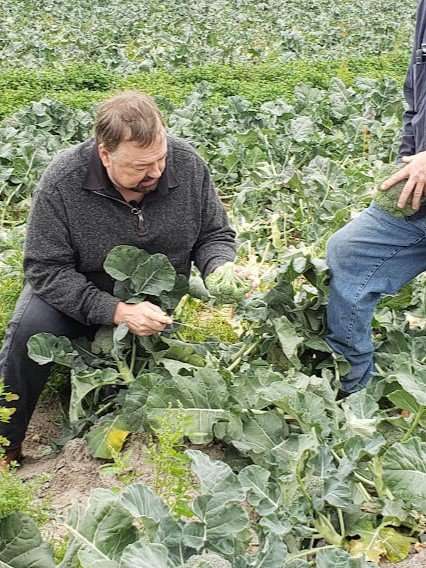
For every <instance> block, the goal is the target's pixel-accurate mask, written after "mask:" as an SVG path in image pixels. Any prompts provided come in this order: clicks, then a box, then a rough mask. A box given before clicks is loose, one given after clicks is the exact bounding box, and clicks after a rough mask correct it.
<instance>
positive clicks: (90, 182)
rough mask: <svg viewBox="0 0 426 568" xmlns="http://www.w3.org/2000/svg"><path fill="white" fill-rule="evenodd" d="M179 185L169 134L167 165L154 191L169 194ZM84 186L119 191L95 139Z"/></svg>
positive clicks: (96, 189)
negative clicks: (103, 162)
mask: <svg viewBox="0 0 426 568" xmlns="http://www.w3.org/2000/svg"><path fill="white" fill-rule="evenodd" d="M178 185H179V184H178V182H177V179H176V175H175V170H174V167H173V142H172V140H171V139H170V137H169V136H168V137H167V161H166V167H165V169H164V172H163V173H162V175H161V177H160V181H159V183H158V187H157V189H156V190H155V191H154V192H153V193H157V194H158V195H167V194H168V193H169V190H170V189H173V188H175V187H177V186H178ZM83 188H84V189H88V190H89V191H97V192H102V193H106V194H111V192H113V193H116V192H117V190H116V189H115V187H114V185H113V183H112V182H111V180H110V178H109V176H108V173H107V171H106V169H105V167H104V165H103V164H102V162H101V159H100V157H99V153H98V147H97V145H96V142H95V140H93V143H92V148H91V150H90V155H89V162H88V164H87V174H86V177H85V180H84V182H83Z"/></svg>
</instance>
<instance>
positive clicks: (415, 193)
mask: <svg viewBox="0 0 426 568" xmlns="http://www.w3.org/2000/svg"><path fill="white" fill-rule="evenodd" d="M402 161H403V162H404V163H405V164H407V165H406V166H404V167H403V168H401V169H400V170H399V171H398V172H396V173H395V174H394V175H393V176H391V177H390V178H389V179H387V180H386V181H385V182H383V184H382V186H381V188H380V189H381V190H382V191H386V190H388V189H390V188H391V187H392V186H394V185H395V184H397V183H399V182H401V181H404V180H407V183H406V184H405V187H404V188H403V190H402V191H401V194H400V196H399V200H398V207H400V208H401V209H403V208H404V207H405V206H406V205H407V203H410V202H411V205H412V207H413V209H415V210H416V211H417V209H419V208H420V205H421V202H422V199H423V198H424V197H425V196H426V152H419V153H418V154H414V155H413V156H404V157H403V158H402Z"/></svg>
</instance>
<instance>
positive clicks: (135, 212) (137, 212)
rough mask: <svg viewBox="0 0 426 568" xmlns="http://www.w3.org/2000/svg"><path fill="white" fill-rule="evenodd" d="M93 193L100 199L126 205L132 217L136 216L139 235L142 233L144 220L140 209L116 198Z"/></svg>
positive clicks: (97, 192)
mask: <svg viewBox="0 0 426 568" xmlns="http://www.w3.org/2000/svg"><path fill="white" fill-rule="evenodd" d="M93 193H96V195H100V196H101V197H105V198H106V199H112V201H117V202H118V203H121V205H126V207H129V209H130V212H131V213H133V215H136V216H137V218H138V231H139V233H141V234H142V233H143V223H144V218H143V213H142V209H140V208H139V207H133V205H130V204H129V203H127V201H122V200H121V199H117V198H116V197H111V196H110V195H105V194H103V193H100V192H99V191H94V192H93Z"/></svg>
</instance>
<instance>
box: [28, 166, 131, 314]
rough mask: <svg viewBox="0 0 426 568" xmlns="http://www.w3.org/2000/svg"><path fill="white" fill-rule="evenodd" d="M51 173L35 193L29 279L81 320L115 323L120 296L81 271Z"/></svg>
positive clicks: (36, 288)
mask: <svg viewBox="0 0 426 568" xmlns="http://www.w3.org/2000/svg"><path fill="white" fill-rule="evenodd" d="M47 177H48V175H46V174H45V175H44V176H43V177H42V179H41V181H40V187H39V188H38V190H37V191H36V192H35V194H34V198H33V204H32V208H31V212H30V216H29V220H28V225H27V234H26V241H25V251H24V273H25V279H26V281H27V282H28V283H29V284H30V285H31V287H32V288H33V290H34V292H35V293H36V294H37V295H38V296H40V297H41V298H42V299H43V300H45V301H46V302H47V303H48V304H50V305H51V306H53V307H54V308H56V309H57V310H59V311H61V312H63V313H64V314H66V315H68V316H70V317H71V318H73V319H75V320H77V321H79V322H80V323H83V324H85V325H95V324H104V325H112V324H113V315H114V311H115V308H116V306H117V304H118V303H119V301H120V300H119V299H118V298H115V297H114V296H112V295H111V294H108V293H107V292H104V291H101V290H99V288H97V287H96V286H95V285H94V284H93V283H91V282H89V281H88V280H87V278H86V277H85V276H84V275H83V274H81V273H80V272H78V271H77V269H76V253H75V251H74V250H73V246H72V238H71V235H70V232H69V229H68V223H67V215H66V209H65V207H64V203H63V200H62V197H61V195H60V193H59V191H55V188H54V187H52V185H51V184H49V183H48V182H47V181H46V179H47Z"/></svg>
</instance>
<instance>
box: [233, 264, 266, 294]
mask: <svg viewBox="0 0 426 568" xmlns="http://www.w3.org/2000/svg"><path fill="white" fill-rule="evenodd" d="M234 272H235V274H236V275H237V276H239V277H240V278H242V279H243V280H246V281H247V282H248V284H249V285H250V287H251V289H252V290H255V289H256V288H257V287H258V286H259V284H260V277H259V271H258V270H256V269H253V268H251V267H249V266H239V265H238V264H235V265H234Z"/></svg>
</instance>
